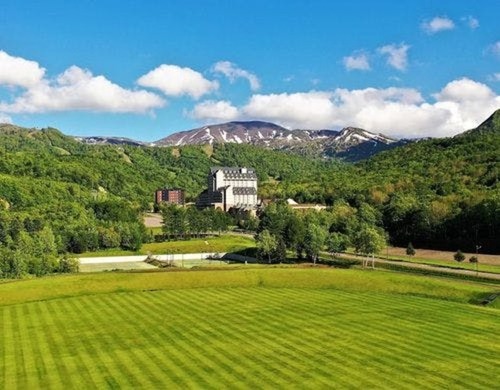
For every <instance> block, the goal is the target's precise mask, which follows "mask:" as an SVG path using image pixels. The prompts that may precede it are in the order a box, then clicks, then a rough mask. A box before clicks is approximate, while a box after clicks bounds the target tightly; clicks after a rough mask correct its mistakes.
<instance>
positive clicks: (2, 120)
mask: <svg viewBox="0 0 500 390" xmlns="http://www.w3.org/2000/svg"><path fill="white" fill-rule="evenodd" d="M0 123H12V118H11V117H10V116H8V115H5V114H2V113H1V112H0Z"/></svg>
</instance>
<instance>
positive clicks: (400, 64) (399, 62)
mask: <svg viewBox="0 0 500 390" xmlns="http://www.w3.org/2000/svg"><path fill="white" fill-rule="evenodd" d="M409 48H410V46H409V45H406V44H404V43H401V44H399V45H396V44H391V45H385V46H382V47H379V48H378V49H377V51H378V52H379V53H380V54H382V55H387V64H389V65H390V66H392V67H393V68H394V69H397V70H400V71H404V70H406V68H407V66H408V49H409Z"/></svg>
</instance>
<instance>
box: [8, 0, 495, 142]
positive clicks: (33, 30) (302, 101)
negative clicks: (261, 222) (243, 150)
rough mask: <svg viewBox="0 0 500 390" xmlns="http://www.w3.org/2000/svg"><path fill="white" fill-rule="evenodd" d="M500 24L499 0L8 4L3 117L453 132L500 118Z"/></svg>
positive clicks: (148, 127)
mask: <svg viewBox="0 0 500 390" xmlns="http://www.w3.org/2000/svg"><path fill="white" fill-rule="evenodd" d="M498 15H500V2H499V1H497V0H482V1H473V0H470V1H464V0H462V1H460V0H455V1H422V0H414V1H409V0H402V1H368V0H366V1H360V0H350V1H328V0H324V1H323V0H316V1H308V0H274V1H270V0H267V1H260V0H259V1H249V0H245V1H244V0H231V1H230V0H227V1H226V0H218V1H217V0H213V1H211V0H205V1H202V0H198V1H195V0H183V1H176V0H170V1H127V0H121V1H114V0H99V1H98V0H95V1H93V0H80V1H76V0H75V1H67V0H66V1H62V0H47V1H20V0H17V1H11V0H3V1H2V2H1V4H0V122H12V123H15V124H18V125H22V126H26V127H46V126H52V127H56V128H59V129H60V130H61V131H63V132H64V133H66V134H73V135H115V136H127V137H131V138H135V139H140V140H146V141H152V140H157V139H159V138H162V137H165V136H167V135H168V134H170V133H172V132H175V131H180V130H186V129H190V128H193V127H198V126H202V125H206V124H212V123H220V122H226V121H230V120H266V121H271V122H275V123H278V124H281V125H283V126H286V127H289V128H303V129H306V128H307V129H321V128H333V129H337V128H342V127H344V126H350V125H352V126H359V127H363V128H365V129H367V130H370V131H374V132H383V133H385V134H388V135H392V136H396V137H419V136H448V135H453V134H456V133H458V132H461V131H463V130H466V129H469V128H471V127H474V126H476V125H477V124H479V123H480V122H481V121H482V120H484V119H485V118H486V117H487V116H488V115H489V114H491V113H492V112H493V111H494V110H495V109H498V108H500V97H499V90H500V27H499V23H498Z"/></svg>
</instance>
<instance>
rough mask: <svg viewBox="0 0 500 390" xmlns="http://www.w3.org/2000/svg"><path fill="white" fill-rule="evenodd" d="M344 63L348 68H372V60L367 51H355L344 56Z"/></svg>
mask: <svg viewBox="0 0 500 390" xmlns="http://www.w3.org/2000/svg"><path fill="white" fill-rule="evenodd" d="M342 63H343V64H344V67H345V68H346V69H347V70H349V71H350V70H370V69H371V68H370V61H369V59H368V55H367V54H366V53H354V54H352V55H350V56H347V57H344V58H343V59H342Z"/></svg>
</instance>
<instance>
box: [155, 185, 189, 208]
mask: <svg viewBox="0 0 500 390" xmlns="http://www.w3.org/2000/svg"><path fill="white" fill-rule="evenodd" d="M184 201H185V197H184V190H181V189H180V188H171V189H170V188H160V189H158V190H156V193H155V203H156V204H160V203H172V204H178V205H183V204H184Z"/></svg>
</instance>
